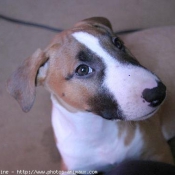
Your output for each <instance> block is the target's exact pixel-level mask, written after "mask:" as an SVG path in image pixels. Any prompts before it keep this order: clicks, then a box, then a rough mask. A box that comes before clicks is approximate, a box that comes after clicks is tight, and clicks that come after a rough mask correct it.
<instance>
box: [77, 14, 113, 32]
mask: <svg viewBox="0 0 175 175" xmlns="http://www.w3.org/2000/svg"><path fill="white" fill-rule="evenodd" d="M85 24H90V25H92V26H94V27H102V28H106V29H107V30H112V25H111V23H110V21H109V20H108V19H107V18H104V17H93V18H88V19H84V20H83V21H80V22H78V23H77V24H76V25H75V27H78V26H80V25H85Z"/></svg>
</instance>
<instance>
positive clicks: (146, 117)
mask: <svg viewBox="0 0 175 175" xmlns="http://www.w3.org/2000/svg"><path fill="white" fill-rule="evenodd" d="M158 109H159V108H157V109H155V110H153V111H152V112H150V113H148V114H146V115H144V116H142V117H139V118H135V119H134V120H133V121H142V120H146V119H148V118H150V117H151V116H153V115H154V114H155V113H156V112H157V111H158Z"/></svg>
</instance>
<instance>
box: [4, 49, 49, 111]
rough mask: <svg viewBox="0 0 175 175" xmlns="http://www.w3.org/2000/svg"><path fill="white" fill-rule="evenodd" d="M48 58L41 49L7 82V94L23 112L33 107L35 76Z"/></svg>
mask: <svg viewBox="0 0 175 175" xmlns="http://www.w3.org/2000/svg"><path fill="white" fill-rule="evenodd" d="M47 60H48V58H47V57H46V56H45V54H44V52H43V51H42V50H41V49H38V50H36V52H35V53H34V54H33V55H32V56H31V57H29V58H27V59H26V60H25V61H24V62H23V63H22V64H21V66H20V67H19V68H18V69H17V70H16V71H15V72H14V73H13V74H12V76H11V77H10V78H9V80H8V82H7V90H8V92H9V93H10V94H11V95H12V96H13V97H14V98H15V99H16V100H17V101H18V103H19V105H20V106H21V108H22V110H23V111H24V112H28V111H29V110H30V109H31V107H32V106H33V103H34V100H35V95H36V89H35V88H36V87H35V86H36V84H37V74H38V71H39V68H40V66H42V65H43V64H44V63H45V62H46V61H47Z"/></svg>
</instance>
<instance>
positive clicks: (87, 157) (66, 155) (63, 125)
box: [52, 99, 143, 170]
mask: <svg viewBox="0 0 175 175" xmlns="http://www.w3.org/2000/svg"><path fill="white" fill-rule="evenodd" d="M52 101H54V100H53V99H52ZM118 122H119V121H118ZM118 122H117V121H108V120H105V119H103V118H101V117H99V116H96V115H91V114H90V115H89V114H88V113H87V115H85V114H84V113H81V112H79V113H77V115H75V114H74V115H71V113H69V112H68V111H66V110H65V109H64V108H62V107H61V106H59V105H58V104H54V103H53V111H52V125H53V128H54V133H55V136H56V139H57V147H58V149H59V151H60V154H61V156H62V158H63V160H64V163H65V164H66V166H67V168H68V169H69V170H80V169H85V170H101V168H102V167H103V168H105V169H106V168H108V167H110V166H112V165H113V164H115V163H119V162H121V161H123V160H125V159H126V158H132V157H135V158H137V157H139V154H140V152H141V151H140V150H141V149H142V147H143V141H142V135H141V134H140V131H139V127H138V128H136V129H135V135H134V137H133V139H132V140H131V142H130V143H129V144H126V143H125V142H126V139H127V138H126V137H127V135H128V133H127V132H125V130H124V129H122V130H123V131H122V132H121V130H120V129H121V128H118V127H117V125H118ZM131 127H132V126H131Z"/></svg>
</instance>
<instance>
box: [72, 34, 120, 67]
mask: <svg viewBox="0 0 175 175" xmlns="http://www.w3.org/2000/svg"><path fill="white" fill-rule="evenodd" d="M72 36H73V37H74V38H75V39H76V40H77V42H79V43H81V44H82V45H83V46H85V47H86V48H88V49H89V50H90V51H91V52H92V53H94V54H95V55H97V56H98V57H99V58H101V59H102V61H103V63H105V64H106V65H109V64H110V66H111V65H116V64H117V63H118V61H116V59H115V58H114V57H113V56H111V55H110V54H109V52H108V51H107V49H106V48H105V46H103V45H102V44H101V42H100V38H99V37H97V36H94V35H93V34H90V33H87V32H84V31H79V32H74V33H73V34H72Z"/></svg>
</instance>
